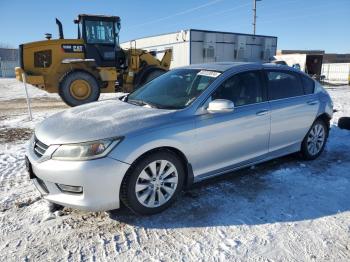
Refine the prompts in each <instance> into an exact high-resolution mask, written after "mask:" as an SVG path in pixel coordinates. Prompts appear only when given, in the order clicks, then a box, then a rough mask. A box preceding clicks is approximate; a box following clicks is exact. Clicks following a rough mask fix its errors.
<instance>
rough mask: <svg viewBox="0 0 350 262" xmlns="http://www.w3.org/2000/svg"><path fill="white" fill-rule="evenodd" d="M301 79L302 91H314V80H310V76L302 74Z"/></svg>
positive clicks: (309, 92)
mask: <svg viewBox="0 0 350 262" xmlns="http://www.w3.org/2000/svg"><path fill="white" fill-rule="evenodd" d="M301 81H302V82H303V86H304V91H305V94H306V95H308V94H312V93H314V89H315V82H314V80H312V79H311V78H309V77H307V76H303V75H302V76H301Z"/></svg>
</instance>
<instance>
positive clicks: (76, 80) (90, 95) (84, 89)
mask: <svg viewBox="0 0 350 262" xmlns="http://www.w3.org/2000/svg"><path fill="white" fill-rule="evenodd" d="M59 95H60V97H61V98H62V100H63V101H64V102H65V103H66V104H67V105H69V106H79V105H82V104H86V103H90V102H94V101H97V100H98V98H99V97H100V88H99V86H98V83H97V81H96V79H95V78H94V77H93V76H92V75H90V74H89V73H86V72H81V71H79V72H72V73H70V74H68V75H67V76H65V78H64V79H63V81H62V83H61V85H60V89H59Z"/></svg>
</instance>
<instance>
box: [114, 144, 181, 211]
mask: <svg viewBox="0 0 350 262" xmlns="http://www.w3.org/2000/svg"><path fill="white" fill-rule="evenodd" d="M184 178H185V170H184V166H183V164H182V162H181V160H180V159H179V158H178V156H177V155H176V154H174V153H172V152H171V151H159V152H156V153H153V154H149V155H146V156H145V157H142V158H140V159H139V160H137V161H136V162H135V163H134V164H133V165H132V166H131V167H130V169H129V170H128V172H127V174H126V176H125V177H124V179H123V182H122V186H121V193H120V198H121V200H122V202H123V203H124V204H125V205H126V206H127V207H128V208H129V209H131V210H132V211H133V212H134V213H136V214H139V215H152V214H156V213H159V212H161V211H163V210H164V209H166V208H168V207H169V206H170V205H171V204H172V203H173V202H174V201H175V199H176V197H177V196H178V194H179V193H180V192H181V190H182V187H183V184H184Z"/></svg>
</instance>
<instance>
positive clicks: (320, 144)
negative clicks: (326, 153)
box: [300, 119, 329, 160]
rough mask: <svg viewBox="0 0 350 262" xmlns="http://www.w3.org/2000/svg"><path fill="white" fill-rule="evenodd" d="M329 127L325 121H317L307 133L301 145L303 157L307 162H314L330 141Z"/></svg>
mask: <svg viewBox="0 0 350 262" xmlns="http://www.w3.org/2000/svg"><path fill="white" fill-rule="evenodd" d="M328 133H329V127H328V126H327V124H326V123H325V121H323V120H321V119H317V120H316V121H315V122H314V123H313V124H312V126H311V128H310V130H309V132H307V134H306V136H305V138H304V140H303V142H302V144H301V150H300V153H301V156H302V158H303V159H305V160H313V159H316V158H317V157H319V156H320V155H321V154H322V152H323V150H324V147H325V145H326V142H327V139H328Z"/></svg>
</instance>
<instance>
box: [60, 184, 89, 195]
mask: <svg viewBox="0 0 350 262" xmlns="http://www.w3.org/2000/svg"><path fill="white" fill-rule="evenodd" d="M56 185H57V187H58V188H59V189H60V190H61V191H62V192H63V193H73V194H81V193H83V187H82V186H68V185H62V184H56Z"/></svg>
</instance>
